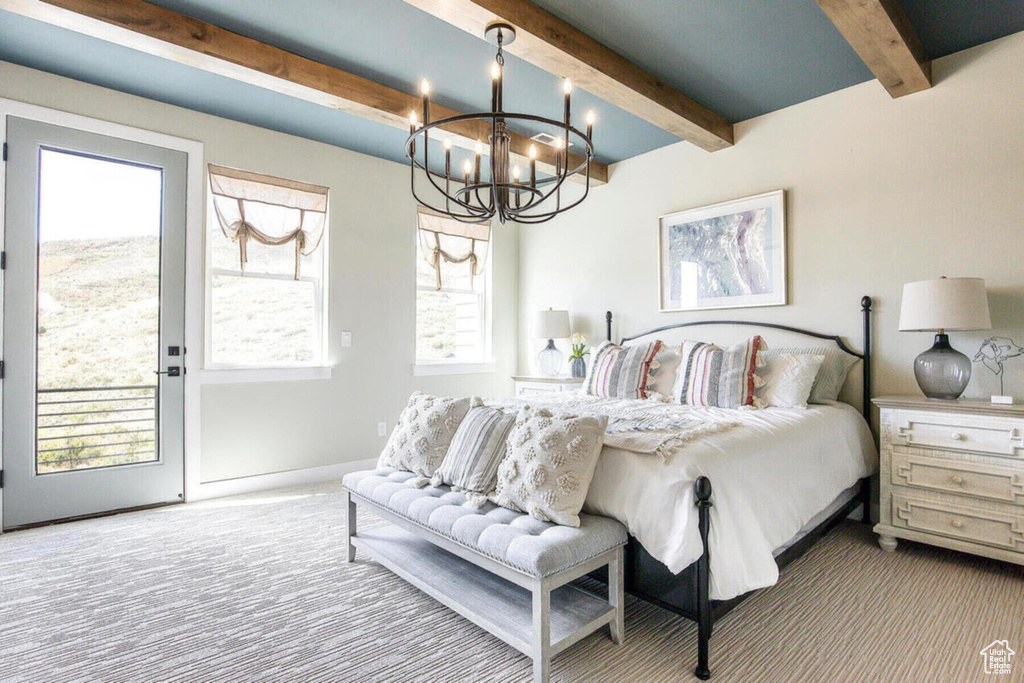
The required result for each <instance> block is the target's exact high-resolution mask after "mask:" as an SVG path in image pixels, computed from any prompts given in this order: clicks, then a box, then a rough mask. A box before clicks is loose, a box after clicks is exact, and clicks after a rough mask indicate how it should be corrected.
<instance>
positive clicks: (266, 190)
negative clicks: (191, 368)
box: [206, 164, 328, 369]
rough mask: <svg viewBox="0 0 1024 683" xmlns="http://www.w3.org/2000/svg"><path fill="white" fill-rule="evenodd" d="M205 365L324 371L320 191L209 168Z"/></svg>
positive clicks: (323, 210)
mask: <svg viewBox="0 0 1024 683" xmlns="http://www.w3.org/2000/svg"><path fill="white" fill-rule="evenodd" d="M209 177H210V206H209V208H210V211H209V212H208V213H209V215H208V223H209V229H208V231H207V254H206V265H207V294H206V296H207V331H206V366H207V367H210V368H214V369H216V368H286V367H304V366H321V365H324V364H325V360H326V353H325V346H326V344H325V338H326V330H327V322H326V316H327V313H326V311H327V309H326V294H327V288H326V279H327V278H326V270H327V268H326V262H327V258H326V252H327V248H326V241H327V227H328V221H327V207H328V188H326V187H323V186H320V185H313V184H310V183H305V182H299V181H294V180H286V179H283V178H277V177H273V176H269V175H263V174H260V173H253V172H250V171H242V170H238V169H233V168H227V167H224V166H216V165H214V164H210V166H209Z"/></svg>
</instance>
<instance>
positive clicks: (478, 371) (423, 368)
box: [412, 361, 494, 377]
mask: <svg viewBox="0 0 1024 683" xmlns="http://www.w3.org/2000/svg"><path fill="white" fill-rule="evenodd" d="M493 372H494V361H490V362H487V363H445V362H443V361H442V362H437V363H417V364H416V365H414V366H412V374H413V377H429V376H432V375H484V374H488V373H493Z"/></svg>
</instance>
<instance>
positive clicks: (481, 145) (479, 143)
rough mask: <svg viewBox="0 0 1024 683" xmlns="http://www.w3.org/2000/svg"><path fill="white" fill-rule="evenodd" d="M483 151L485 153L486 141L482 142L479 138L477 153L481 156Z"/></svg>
mask: <svg viewBox="0 0 1024 683" xmlns="http://www.w3.org/2000/svg"><path fill="white" fill-rule="evenodd" d="M483 153H484V143H482V142H480V141H479V140H477V141H476V155H477V156H480V155H481V154H483Z"/></svg>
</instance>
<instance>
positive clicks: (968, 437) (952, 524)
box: [874, 396, 1024, 564]
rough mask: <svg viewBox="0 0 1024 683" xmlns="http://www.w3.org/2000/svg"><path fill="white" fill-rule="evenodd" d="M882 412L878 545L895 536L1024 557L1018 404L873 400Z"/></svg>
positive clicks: (1023, 461) (1023, 446) (890, 545)
mask: <svg viewBox="0 0 1024 683" xmlns="http://www.w3.org/2000/svg"><path fill="white" fill-rule="evenodd" d="M874 403H875V405H877V406H878V408H879V410H880V411H881V417H882V419H881V423H882V434H881V446H882V447H881V470H880V476H879V479H880V481H881V492H880V499H879V511H880V517H881V521H880V522H879V524H878V525H877V526H876V527H875V532H876V533H877V534H878V544H879V545H880V546H882V548H883V549H884V550H888V551H893V550H895V549H896V543H897V541H896V539H898V538H904V539H907V540H911V541H919V542H921V543H930V544H932V545H937V546H942V547H943V548H952V549H953V550H961V551H963V552H968V553H974V554H976V555H984V556H985V557H992V558H995V559H998V560H1005V561H1007V562H1013V563H1015V564H1024V406H1020V405H1011V406H1003V405H994V404H992V403H989V402H988V401H981V400H965V399H958V400H956V401H941V400H930V399H926V398H924V397H915V396H883V397H880V398H876V399H874Z"/></svg>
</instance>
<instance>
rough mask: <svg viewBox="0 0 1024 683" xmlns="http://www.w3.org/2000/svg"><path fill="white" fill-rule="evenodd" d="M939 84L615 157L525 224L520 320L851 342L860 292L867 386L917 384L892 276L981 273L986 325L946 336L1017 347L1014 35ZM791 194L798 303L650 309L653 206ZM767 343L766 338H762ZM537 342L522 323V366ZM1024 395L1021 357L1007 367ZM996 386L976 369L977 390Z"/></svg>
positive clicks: (1022, 253) (1022, 120)
mask: <svg viewBox="0 0 1024 683" xmlns="http://www.w3.org/2000/svg"><path fill="white" fill-rule="evenodd" d="M933 70H934V74H935V87H934V88H932V89H931V90H928V91H926V92H922V93H918V94H915V95H910V96H908V97H904V98H902V99H898V100H893V99H891V98H890V97H889V95H888V94H887V93H886V92H885V90H884V89H883V88H882V86H881V85H879V83H878V82H877V81H871V82H868V83H864V84H861V85H858V86H854V87H851V88H848V89H846V90H842V91H839V92H835V93H832V94H830V95H826V96H824V97H820V98H817V99H815V100H811V101H809V102H804V103H802V104H799V105H796V106H793V107H790V108H788V109H784V110H781V111H778V112H774V113H771V114H768V115H765V116H761V117H759V118H756V119H752V120H750V121H746V122H743V123H740V124H738V125H737V126H736V137H737V143H736V145H735V147H733V148H731V149H728V150H725V151H721V152H715V153H713V154H711V153H707V152H703V151H701V150H700V149H698V148H696V147H694V146H692V145H689V144H686V143H679V144H676V145H673V146H670V147H665V148H662V149H659V150H656V151H653V152H650V153H648V154H645V155H642V156H639V157H635V158H633V159H629V160H627V161H624V162H622V163H619V164H616V165H615V166H613V167H612V176H611V182H610V183H608V185H606V186H604V187H600V188H596V189H595V190H592V192H591V196H590V198H589V199H588V200H587V201H586V202H585V203H584V204H583V205H581V206H580V207H579V208H577V209H575V210H573V211H571V212H569V213H567V214H565V215H564V216H562V217H559V218H557V219H555V220H554V221H552V222H550V223H547V224H545V225H540V226H522V227H521V228H520V245H519V252H520V255H519V259H520V276H519V282H520V290H519V303H520V319H521V320H528V316H529V314H530V313H531V312H532V311H534V310H536V309H540V308H546V307H548V306H553V307H555V308H568V309H569V310H570V312H571V313H572V315H573V316H574V323H575V324H576V325H577V326H578V327H579V328H582V329H584V330H586V331H589V332H590V333H591V338H592V339H596V340H600V339H603V338H604V323H603V320H604V312H605V311H606V310H612V311H614V313H615V315H616V318H617V320H618V323H617V327H616V329H615V331H614V334H615V337H616V338H618V337H619V336H621V335H624V334H630V333H635V332H638V331H642V330H646V329H650V328H653V327H657V326H660V325H666V324H671V323H673V322H681V321H684V320H694V319H701V318H704V319H708V318H711V317H712V316H714V317H722V314H723V313H725V314H728V315H729V316H730V317H733V318H736V319H739V318H743V319H748V320H764V321H774V322H781V323H788V324H792V325H797V326H804V327H809V328H811V329H816V330H821V331H828V332H832V333H838V334H842V335H843V336H845V337H848V338H849V339H851V340H852V341H853V342H854V344H855V348H856V347H859V344H860V342H859V340H860V320H861V318H860V305H859V302H860V299H861V296H862V295H864V294H870V295H871V296H872V297H874V300H875V306H876V308H875V310H876V315H875V318H874V322H875V326H876V327H875V329H876V334H875V337H874V342H875V352H876V356H875V358H876V366H875V395H881V394H887V393H908V392H915V393H916V392H917V385H916V383H915V381H914V377H913V370H912V364H913V359H914V357H915V356H916V355H917V354H918V353H920V352H921V351H922V350H924V349H926V348H927V347H929V346H930V345H931V338H930V335H928V334H925V333H900V332H897V323H898V318H899V305H900V295H901V287H902V285H903V283H905V282H909V281H912V280H920V279H927V278H934V277H938V276H940V275H948V276H979V277H983V278H985V280H986V282H987V284H988V288H989V301H990V307H991V311H992V320H993V325H994V327H995V329H994V330H992V331H991V332H978V333H951V334H950V338H951V342H952V343H953V345H954V346H955V347H958V348H959V349H960V350H961V351H963V352H964V353H967V354H968V355H970V356H973V355H974V353H975V352H976V351H977V349H978V346H979V343H980V341H981V340H982V339H984V338H985V337H986V336H989V335H996V334H998V335H1006V336H1011V337H1013V338H1014V339H1015V340H1016V341H1017V342H1021V343H1024V33H1019V34H1016V35H1013V36H1010V37H1008V38H1005V39H1002V40H1000V41H996V42H993V43H989V44H986V45H983V46H980V47H977V48H974V49H971V50H968V51H965V52H962V53H959V54H956V55H953V56H950V57H947V58H944V59H941V60H938V61H936V62H935V63H934V64H933ZM779 188H784V189H785V190H786V191H787V194H788V197H787V199H788V230H789V234H788V254H787V255H788V260H789V292H790V294H789V297H790V302H789V303H790V305H788V306H785V307H776V308H760V309H739V310H735V311H717V312H716V311H711V312H701V313H659V312H658V311H657V307H658V306H657V296H658V274H657V227H658V226H657V217H658V216H659V215H663V214H667V213H672V212H674V211H678V210H681V209H686V208H691V207H697V206H702V205H705V204H712V203H716V202H720V201H723V200H728V199H733V198H739V197H744V196H749V195H753V194H758V193H761V192H766V191H769V190H776V189H779ZM767 339H768V342H769V343H771V338H770V336H768V337H767ZM534 345H535V343H534V342H533V340H530V339H528V333H527V331H526V329H525V327H524V328H523V329H521V337H520V347H519V348H520V359H519V365H520V369H521V370H524V369H526V368H527V367H529V365H530V363H531V361H532V359H531V350H532V348H533V347H534ZM1006 367H1007V393H1010V392H1012V393H1013V394H1015V395H1016V396H1017V398H1018V399H1021V398H1024V357H1020V358H1016V359H1014V360H1011V361H1010V362H1009V363H1008V364H1007V366H1006ZM998 387H999V385H998V381H997V380H995V378H994V377H993V376H992V375H991V374H989V372H988V371H987V370H985V369H984V368H983V367H982V366H981V365H980V364H976V365H975V366H974V375H973V378H972V382H971V386H970V387H969V389H968V392H969V395H974V396H988V395H990V394H992V393H997V391H998Z"/></svg>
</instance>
